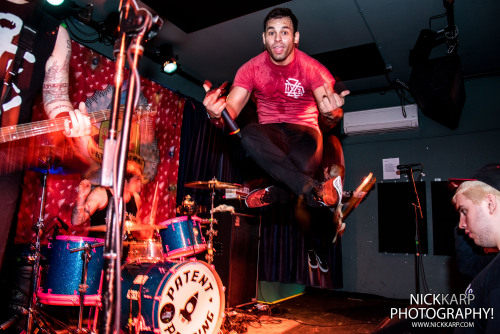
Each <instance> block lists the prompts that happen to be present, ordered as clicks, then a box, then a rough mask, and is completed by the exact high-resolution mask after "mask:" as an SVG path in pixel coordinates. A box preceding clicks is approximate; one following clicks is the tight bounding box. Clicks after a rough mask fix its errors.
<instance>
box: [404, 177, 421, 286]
mask: <svg viewBox="0 0 500 334" xmlns="http://www.w3.org/2000/svg"><path fill="white" fill-rule="evenodd" d="M418 171H419V172H420V173H422V167H421V168H420V169H413V168H412V167H405V168H401V169H400V171H399V172H400V174H406V175H407V176H408V179H409V180H410V181H411V184H412V185H413V194H414V195H415V202H414V203H412V205H413V207H414V209H415V291H416V293H417V294H419V293H420V266H421V265H422V258H421V254H420V231H419V226H420V224H419V223H420V221H421V220H422V219H423V218H424V215H423V214H422V207H421V206H420V198H419V197H418V191H417V185H416V183H415V179H414V178H413V173H414V172H418ZM419 179H420V176H419Z"/></svg>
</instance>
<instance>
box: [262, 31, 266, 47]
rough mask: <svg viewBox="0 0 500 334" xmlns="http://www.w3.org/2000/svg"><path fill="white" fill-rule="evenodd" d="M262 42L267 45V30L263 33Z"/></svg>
mask: <svg viewBox="0 0 500 334" xmlns="http://www.w3.org/2000/svg"><path fill="white" fill-rule="evenodd" d="M262 44H264V45H266V32H265V31H264V32H263V33H262Z"/></svg>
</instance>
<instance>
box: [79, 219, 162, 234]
mask: <svg viewBox="0 0 500 334" xmlns="http://www.w3.org/2000/svg"><path fill="white" fill-rule="evenodd" d="M164 228H167V226H162V225H144V224H136V223H132V222H130V221H126V222H125V227H124V230H125V231H126V232H135V231H150V230H160V229H164ZM106 229H107V225H96V226H90V227H86V228H85V230H86V231H93V232H106Z"/></svg>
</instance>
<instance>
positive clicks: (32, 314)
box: [26, 156, 55, 334]
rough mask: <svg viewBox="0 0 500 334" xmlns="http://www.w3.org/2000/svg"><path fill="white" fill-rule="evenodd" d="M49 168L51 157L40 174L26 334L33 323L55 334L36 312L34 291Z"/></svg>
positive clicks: (36, 283)
mask: <svg viewBox="0 0 500 334" xmlns="http://www.w3.org/2000/svg"><path fill="white" fill-rule="evenodd" d="M50 168H51V157H50V156H48V157H47V172H44V173H42V181H41V182H42V197H41V201H40V212H39V216H38V221H37V223H36V225H35V232H36V241H35V249H34V250H35V261H34V264H33V272H32V274H31V275H32V277H31V281H32V284H31V291H30V294H29V295H30V296H31V297H30V299H29V306H28V323H27V329H26V331H27V333H28V334H31V333H32V332H33V325H34V321H35V320H37V321H40V322H42V323H43V324H45V325H46V327H47V328H40V330H42V331H47V332H49V333H55V331H54V329H53V328H51V326H50V325H49V324H48V323H47V322H46V321H45V320H44V319H43V317H42V315H41V314H40V313H39V312H38V311H37V310H36V304H37V301H38V299H37V296H36V292H37V291H36V290H37V289H38V285H39V281H38V279H39V274H40V254H41V252H40V244H41V239H42V230H43V227H44V224H43V223H44V219H43V216H44V215H45V201H46V199H47V176H48V175H49V171H50Z"/></svg>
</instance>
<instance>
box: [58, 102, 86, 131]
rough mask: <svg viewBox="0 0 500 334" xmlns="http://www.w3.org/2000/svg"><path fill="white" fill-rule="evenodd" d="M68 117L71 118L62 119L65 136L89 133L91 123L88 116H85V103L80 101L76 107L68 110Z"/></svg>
mask: <svg viewBox="0 0 500 334" xmlns="http://www.w3.org/2000/svg"><path fill="white" fill-rule="evenodd" d="M69 117H70V119H71V120H69V119H66V120H64V135H65V136H66V137H83V136H88V135H90V131H91V130H92V125H91V124H90V118H89V116H87V108H85V103H83V102H80V104H79V105H78V109H75V110H70V111H69Z"/></svg>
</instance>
